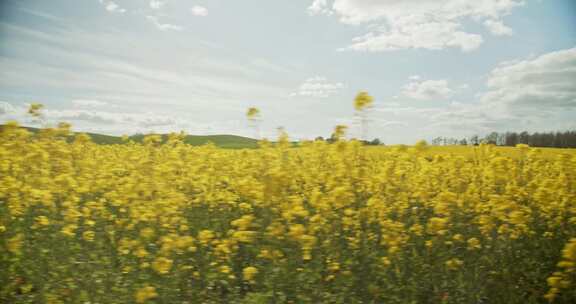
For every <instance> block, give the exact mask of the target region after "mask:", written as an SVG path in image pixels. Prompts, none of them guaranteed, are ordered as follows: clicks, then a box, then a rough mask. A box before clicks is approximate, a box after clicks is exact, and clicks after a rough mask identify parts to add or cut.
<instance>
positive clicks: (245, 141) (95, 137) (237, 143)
mask: <svg viewBox="0 0 576 304" xmlns="http://www.w3.org/2000/svg"><path fill="white" fill-rule="evenodd" d="M1 127H3V126H2V125H0V128H1ZM22 128H25V129H27V130H28V131H30V132H32V133H38V131H39V130H40V129H39V128H32V127H22ZM74 133H80V132H74ZM83 133H85V134H87V135H88V136H90V138H91V139H92V141H93V142H94V143H96V144H100V145H115V144H123V143H124V142H123V141H122V137H120V136H111V135H104V134H97V133H87V132H83ZM144 136H145V135H144V134H137V135H132V136H130V137H129V138H130V139H131V140H133V141H135V142H142V139H143V138H144ZM167 137H168V136H167V135H166V134H162V138H163V140H164V141H165V140H166V139H167ZM184 142H185V143H186V144H189V145H192V146H201V145H205V144H207V143H209V142H212V143H213V144H214V145H216V146H217V147H220V148H226V149H246V148H257V147H258V141H257V140H256V139H253V138H249V137H243V136H237V135H186V137H185V138H184Z"/></svg>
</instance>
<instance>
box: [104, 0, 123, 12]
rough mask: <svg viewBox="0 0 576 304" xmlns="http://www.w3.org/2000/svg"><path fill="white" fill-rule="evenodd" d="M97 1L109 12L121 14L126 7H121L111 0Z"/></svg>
mask: <svg viewBox="0 0 576 304" xmlns="http://www.w3.org/2000/svg"><path fill="white" fill-rule="evenodd" d="M99 2H100V3H101V4H102V5H104V8H105V9H106V10H107V11H109V12H111V13H119V14H123V13H125V12H126V9H124V8H121V7H120V6H119V5H118V4H117V3H116V2H114V1H111V0H99Z"/></svg>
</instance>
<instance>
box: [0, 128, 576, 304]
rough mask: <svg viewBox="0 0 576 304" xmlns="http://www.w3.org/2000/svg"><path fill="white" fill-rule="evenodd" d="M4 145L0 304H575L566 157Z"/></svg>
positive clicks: (20, 140)
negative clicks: (551, 303)
mask: <svg viewBox="0 0 576 304" xmlns="http://www.w3.org/2000/svg"><path fill="white" fill-rule="evenodd" d="M68 132H69V131H68V126H67V125H62V126H61V128H59V129H52V130H44V131H43V132H41V133H40V134H38V135H32V134H30V133H28V132H27V131H26V130H24V129H21V128H17V126H16V125H15V124H11V125H8V126H5V127H4V128H3V129H2V131H1V133H0V303H342V304H344V303H346V304H348V303H547V302H555V303H574V302H576V291H575V290H576V153H574V151H570V150H560V149H557V150H555V149H533V148H530V147H527V146H522V145H521V146H518V147H516V148H499V147H494V146H489V145H481V146H477V147H453V148H451V147H448V148H439V147H428V146H427V145H425V144H424V143H419V144H417V145H415V146H412V147H406V146H397V147H364V146H362V145H361V144H360V143H359V142H355V141H338V142H336V143H334V144H328V143H326V142H323V141H317V142H308V143H302V144H300V146H299V147H297V148H293V147H291V145H290V144H289V143H288V142H287V141H286V139H285V138H282V139H281V140H280V141H279V142H278V143H277V144H271V143H267V142H262V143H261V147H260V148H259V149H254V150H224V149H219V148H216V147H214V146H210V145H208V146H202V147H192V146H188V145H185V144H183V143H182V142H181V139H182V138H181V136H179V135H172V136H171V137H170V140H169V142H168V143H165V144H160V143H159V138H158V137H155V136H149V137H147V138H146V140H145V142H144V144H136V143H126V144H124V145H109V146H104V145H96V144H94V143H91V142H90V141H89V140H88V137H86V136H82V135H76V136H75V138H74V140H72V141H71V142H67V141H66V136H67V135H68Z"/></svg>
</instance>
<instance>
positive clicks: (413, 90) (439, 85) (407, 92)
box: [402, 77, 454, 100]
mask: <svg viewBox="0 0 576 304" xmlns="http://www.w3.org/2000/svg"><path fill="white" fill-rule="evenodd" d="M410 79H411V81H410V82H409V83H407V84H406V85H405V86H404V87H403V88H402V95H403V96H405V97H408V98H412V99H418V100H432V99H447V98H449V97H451V96H452V95H453V94H454V90H452V89H451V88H450V87H449V86H448V81H447V80H445V79H440V80H420V78H417V79H413V78H412V77H411V78H410Z"/></svg>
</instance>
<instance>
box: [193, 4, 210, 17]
mask: <svg viewBox="0 0 576 304" xmlns="http://www.w3.org/2000/svg"><path fill="white" fill-rule="evenodd" d="M190 12H191V13H192V15H194V16H200V17H206V16H208V9H207V8H205V7H203V6H199V5H195V6H193V7H192V8H191V9H190Z"/></svg>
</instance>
